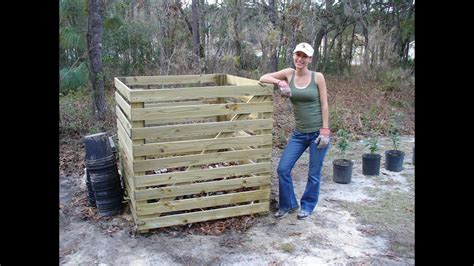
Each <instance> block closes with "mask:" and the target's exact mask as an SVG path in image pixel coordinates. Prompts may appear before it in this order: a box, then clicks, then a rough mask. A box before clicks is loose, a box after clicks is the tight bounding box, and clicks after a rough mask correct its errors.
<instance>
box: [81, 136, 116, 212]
mask: <svg viewBox="0 0 474 266" xmlns="http://www.w3.org/2000/svg"><path fill="white" fill-rule="evenodd" d="M111 143H112V142H111V141H110V138H109V137H107V135H106V133H97V134H93V135H88V136H86V137H85V148H86V156H85V157H86V167H87V172H88V178H89V176H90V179H89V182H90V187H91V188H92V190H93V196H94V198H95V205H96V206H97V210H98V212H99V214H100V215H102V216H111V215H115V214H118V213H119V212H120V211H121V209H122V199H123V189H122V186H121V181H120V176H119V174H118V168H117V160H116V156H115V153H114V149H113V147H112V145H111Z"/></svg>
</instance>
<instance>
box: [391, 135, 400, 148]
mask: <svg viewBox="0 0 474 266" xmlns="http://www.w3.org/2000/svg"><path fill="white" fill-rule="evenodd" d="M389 136H390V140H391V141H392V146H393V149H394V150H398V147H399V146H400V134H399V132H398V130H390V131H389Z"/></svg>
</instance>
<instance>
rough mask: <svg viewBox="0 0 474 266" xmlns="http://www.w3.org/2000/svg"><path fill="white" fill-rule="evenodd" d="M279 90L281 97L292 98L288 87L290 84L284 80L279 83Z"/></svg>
mask: <svg viewBox="0 0 474 266" xmlns="http://www.w3.org/2000/svg"><path fill="white" fill-rule="evenodd" d="M277 86H278V88H279V89H280V93H281V96H283V97H288V98H289V97H291V89H290V86H288V83H287V82H286V81H284V80H280V81H278V83H277Z"/></svg>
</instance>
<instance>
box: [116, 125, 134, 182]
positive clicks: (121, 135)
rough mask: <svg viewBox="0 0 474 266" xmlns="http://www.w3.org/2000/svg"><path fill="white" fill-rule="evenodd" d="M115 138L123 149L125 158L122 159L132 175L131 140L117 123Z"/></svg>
mask: <svg viewBox="0 0 474 266" xmlns="http://www.w3.org/2000/svg"><path fill="white" fill-rule="evenodd" d="M117 137H118V140H119V145H120V147H121V148H122V149H123V151H124V153H125V155H126V156H127V157H126V158H123V159H124V160H125V159H126V160H127V161H126V163H127V166H128V167H129V170H130V171H131V174H132V175H133V164H132V159H133V153H132V148H131V147H132V142H131V140H130V139H129V138H128V137H127V135H126V133H125V132H124V129H123V127H122V125H121V124H120V122H119V121H117Z"/></svg>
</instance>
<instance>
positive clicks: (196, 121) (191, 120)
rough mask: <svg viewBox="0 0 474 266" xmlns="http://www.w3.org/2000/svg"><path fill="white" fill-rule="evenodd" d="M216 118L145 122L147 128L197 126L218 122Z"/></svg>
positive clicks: (165, 119)
mask: <svg viewBox="0 0 474 266" xmlns="http://www.w3.org/2000/svg"><path fill="white" fill-rule="evenodd" d="M216 121H217V119H216V117H215V116H214V117H206V118H195V119H187V118H184V119H167V118H164V119H153V120H145V126H146V127H150V126H167V125H170V124H171V125H177V124H196V123H210V122H216Z"/></svg>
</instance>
